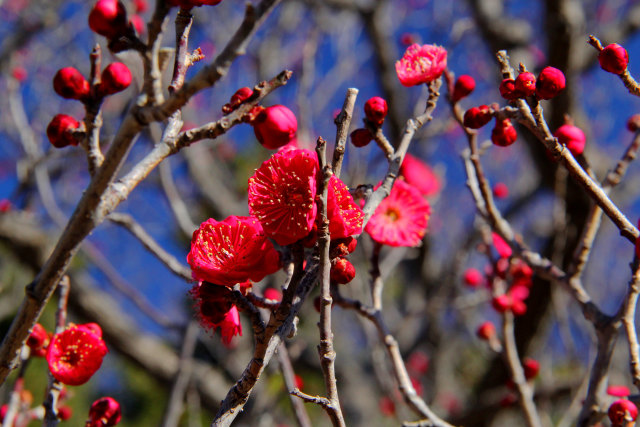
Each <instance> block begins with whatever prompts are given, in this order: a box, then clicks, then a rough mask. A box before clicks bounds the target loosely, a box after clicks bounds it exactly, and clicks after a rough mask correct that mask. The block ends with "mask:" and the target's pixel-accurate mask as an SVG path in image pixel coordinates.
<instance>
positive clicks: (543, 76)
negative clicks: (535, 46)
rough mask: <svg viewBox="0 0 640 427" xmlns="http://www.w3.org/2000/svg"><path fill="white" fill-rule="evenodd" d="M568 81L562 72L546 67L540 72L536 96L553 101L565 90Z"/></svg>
mask: <svg viewBox="0 0 640 427" xmlns="http://www.w3.org/2000/svg"><path fill="white" fill-rule="evenodd" d="M565 85H566V81H565V79H564V74H563V73H562V71H560V70H558V69H557V68H553V67H545V68H543V69H542V71H540V75H539V76H538V80H537V81H536V96H537V97H538V98H540V99H551V98H553V97H555V96H556V95H557V94H559V93H560V92H562V91H563V90H564V87H565Z"/></svg>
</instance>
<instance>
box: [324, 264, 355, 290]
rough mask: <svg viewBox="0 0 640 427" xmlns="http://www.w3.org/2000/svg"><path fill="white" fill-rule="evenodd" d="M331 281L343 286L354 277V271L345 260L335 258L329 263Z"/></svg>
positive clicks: (351, 265)
mask: <svg viewBox="0 0 640 427" xmlns="http://www.w3.org/2000/svg"><path fill="white" fill-rule="evenodd" d="M330 276H331V280H332V281H334V282H336V283H340V284H341V285H345V284H347V283H349V282H350V281H352V280H353V278H354V277H356V269H355V267H354V266H353V264H351V263H350V262H349V260H348V259H346V258H342V257H340V258H336V259H334V260H333V261H332V262H331V273H330Z"/></svg>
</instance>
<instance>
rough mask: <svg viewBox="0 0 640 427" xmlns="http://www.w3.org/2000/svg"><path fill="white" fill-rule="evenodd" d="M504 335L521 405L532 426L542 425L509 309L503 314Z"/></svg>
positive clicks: (506, 355)
mask: <svg viewBox="0 0 640 427" xmlns="http://www.w3.org/2000/svg"><path fill="white" fill-rule="evenodd" d="M502 335H503V339H504V356H505V359H506V362H507V366H508V367H509V371H510V372H511V378H512V379H513V382H514V384H515V386H516V390H517V391H518V395H519V396H520V405H521V406H522V410H523V412H524V415H525V419H526V420H527V425H529V426H530V427H542V422H541V421H540V415H538V410H537V409H536V405H535V403H534V402H533V391H532V390H531V385H530V384H529V383H528V382H527V380H526V378H525V377H524V369H523V368H522V364H521V363H520V357H519V356H518V349H517V348H516V337H515V334H514V331H513V314H512V313H511V312H509V311H507V312H506V313H504V315H503V316H502Z"/></svg>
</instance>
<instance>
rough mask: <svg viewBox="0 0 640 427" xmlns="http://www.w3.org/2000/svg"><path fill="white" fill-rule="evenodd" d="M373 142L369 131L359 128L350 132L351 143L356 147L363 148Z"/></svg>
mask: <svg viewBox="0 0 640 427" xmlns="http://www.w3.org/2000/svg"><path fill="white" fill-rule="evenodd" d="M372 140H373V135H371V132H369V129H365V128H361V129H356V130H354V131H353V132H351V143H352V144H353V145H354V146H356V147H364V146H367V145H369V143H370V142H371V141H372Z"/></svg>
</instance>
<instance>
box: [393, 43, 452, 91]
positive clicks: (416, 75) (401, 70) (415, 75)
mask: <svg viewBox="0 0 640 427" xmlns="http://www.w3.org/2000/svg"><path fill="white" fill-rule="evenodd" d="M446 67H447V51H446V50H445V49H444V48H443V47H441V46H436V45H431V44H425V45H422V46H420V45H419V44H412V45H411V46H409V47H408V48H407V50H406V52H405V53H404V55H403V56H402V58H400V60H399V61H396V73H397V74H398V79H400V83H402V85H403V86H416V85H419V84H422V83H429V82H432V81H433V80H435V79H437V78H438V77H440V75H441V74H442V72H443V71H444V69H445V68H446Z"/></svg>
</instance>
